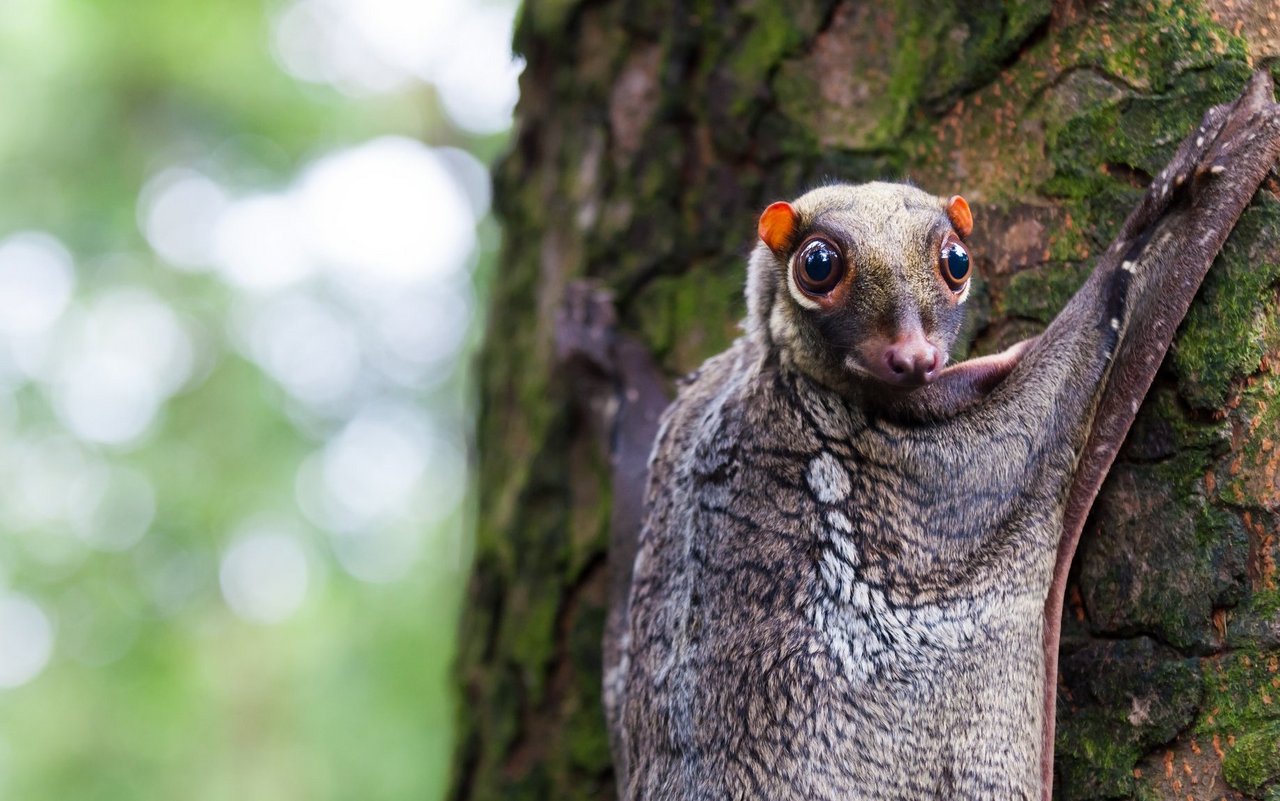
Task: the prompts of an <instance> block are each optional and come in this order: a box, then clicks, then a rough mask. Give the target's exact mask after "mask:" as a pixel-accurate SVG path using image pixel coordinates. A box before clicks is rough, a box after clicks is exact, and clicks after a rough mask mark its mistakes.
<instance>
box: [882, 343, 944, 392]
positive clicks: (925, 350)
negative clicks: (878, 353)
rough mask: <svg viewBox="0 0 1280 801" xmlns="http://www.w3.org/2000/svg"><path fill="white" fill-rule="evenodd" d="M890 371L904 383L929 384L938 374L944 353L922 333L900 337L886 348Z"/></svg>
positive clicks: (885, 355) (886, 361)
mask: <svg viewBox="0 0 1280 801" xmlns="http://www.w3.org/2000/svg"><path fill="white" fill-rule="evenodd" d="M884 360H885V364H887V365H888V367H889V372H890V373H891V374H892V375H894V376H896V377H897V378H898V379H899V380H900V381H902V382H903V383H920V384H927V383H929V382H930V381H932V380H933V379H934V378H936V377H937V375H938V368H939V367H941V366H942V354H941V353H940V352H939V351H938V349H937V348H936V347H934V345H933V343H932V342H930V341H929V340H927V339H925V338H924V337H923V336H921V335H920V334H912V335H909V336H906V337H903V338H900V339H898V340H897V341H895V342H894V343H893V344H892V345H890V346H889V347H888V349H887V350H885V353H884Z"/></svg>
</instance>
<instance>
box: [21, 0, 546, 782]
mask: <svg viewBox="0 0 1280 801" xmlns="http://www.w3.org/2000/svg"><path fill="white" fill-rule="evenodd" d="M513 4H514V0H225V1H224V2H218V3H210V2H199V0H0V101H2V106H0V441H2V442H3V446H2V447H0V798H5V799H23V800H24V801H31V800H39V799H59V800H61V799H77V800H81V799H172V798H193V799H237V800H238V801H245V799H272V801H282V800H283V801H288V800H289V799H346V798H352V799H356V798H358V799H409V798H413V799H436V798H440V797H442V796H443V794H444V786H445V781H446V778H447V770H448V761H449V756H450V749H451V741H450V737H451V726H452V722H453V719H454V715H455V708H454V704H455V700H454V698H453V696H452V695H451V689H450V681H449V669H450V662H451V659H452V656H453V651H454V629H455V626H456V620H457V610H458V607H459V602H460V598H461V593H462V588H463V584H464V581H465V577H466V574H467V566H468V561H469V558H470V537H469V528H468V525H469V519H470V517H471V513H470V510H469V508H468V497H469V495H468V475H467V468H468V463H469V461H470V460H471V456H470V452H469V437H470V428H471V405H472V404H471V387H470V385H469V374H468V367H469V362H470V353H471V351H472V349H473V347H474V344H475V341H476V338H477V333H478V331H479V328H480V325H481V322H480V320H479V319H478V317H479V315H480V312H481V307H482V303H481V302H480V298H481V297H482V295H483V285H484V280H485V275H486V271H487V269H488V267H487V265H488V264H489V262H490V261H491V260H492V258H493V252H494V248H495V246H496V240H497V231H496V228H495V226H494V224H493V222H492V221H491V220H490V219H489V217H488V208H489V183H488V172H487V167H486V165H487V164H488V163H489V162H490V161H491V160H492V159H493V158H494V157H495V156H496V155H497V154H499V153H500V152H501V150H502V148H503V146H504V143H505V139H506V131H507V128H508V127H509V125H510V122H511V110H512V107H513V105H514V103H515V99H516V78H517V76H518V74H519V71H520V68H521V65H520V63H519V61H518V60H516V59H513V57H512V54H511V50H510V38H511V27H512V20H513V17H514V14H515V8H514V5H513Z"/></svg>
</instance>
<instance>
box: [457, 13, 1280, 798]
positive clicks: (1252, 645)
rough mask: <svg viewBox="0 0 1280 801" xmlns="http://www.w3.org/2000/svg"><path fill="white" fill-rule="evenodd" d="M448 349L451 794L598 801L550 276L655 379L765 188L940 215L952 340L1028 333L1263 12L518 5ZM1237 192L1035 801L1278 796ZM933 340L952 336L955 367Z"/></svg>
mask: <svg viewBox="0 0 1280 801" xmlns="http://www.w3.org/2000/svg"><path fill="white" fill-rule="evenodd" d="M517 45H518V48H519V49H520V50H521V51H523V53H524V55H525V56H526V58H527V59H528V67H527V69H526V71H525V74H524V78H523V80H522V82H521V88H522V91H523V96H522V98H521V101H520V107H519V116H520V119H521V124H520V130H519V132H518V135H517V138H516V140H515V143H514V145H513V149H512V151H511V154H510V155H509V156H508V157H507V158H506V160H505V161H504V162H503V164H502V165H501V167H500V168H499V170H498V174H497V198H498V206H499V209H500V212H501V214H502V216H503V219H504V221H505V224H506V235H505V246H504V249H503V253H502V257H501V258H500V260H499V262H498V263H499V266H498V267H497V269H496V270H495V272H494V274H493V276H492V301H491V303H492V306H491V313H490V315H491V316H490V324H489V331H488V339H487V344H486V346H485V350H484V355H483V358H482V362H481V365H482V382H481V388H480V391H481V404H482V405H481V409H482V412H481V418H480V431H479V443H480V453H481V462H480V487H481V503H480V528H479V542H478V550H477V561H476V565H475V576H474V580H473V584H472V593H471V601H470V604H469V612H468V614H467V616H466V619H465V621H464V623H463V629H462V656H461V664H460V675H461V681H462V682H463V684H464V687H465V702H464V706H463V709H462V712H461V715H460V721H461V732H460V738H461V740H460V742H461V746H460V753H459V758H458V766H457V771H458V772H457V776H456V781H455V788H454V793H455V795H454V797H455V798H457V799H476V800H477V801H478V800H480V799H504V800H506V799H525V798H528V799H535V798H536V799H608V798H612V797H613V795H614V789H613V777H612V773H611V769H610V764H609V752H608V745H607V738H606V735H605V730H604V721H603V717H602V714H601V709H600V664H601V657H600V636H601V629H602V626H603V621H604V599H605V596H606V575H605V549H606V545H607V533H608V532H607V522H608V517H609V505H610V487H609V483H608V471H607V464H606V462H605V461H604V457H603V455H602V454H601V453H600V452H599V451H598V448H597V446H596V444H595V443H594V441H593V440H592V439H591V437H590V435H589V431H588V430H587V426H586V423H585V421H583V420H582V419H580V417H579V416H578V415H575V414H574V413H573V412H572V411H571V409H572V403H571V401H572V393H573V391H574V390H573V387H570V386H565V385H564V382H563V380H562V379H561V378H559V377H558V376H557V374H556V372H555V369H554V364H553V341H552V338H553V331H552V327H553V326H552V324H553V321H554V317H555V312H556V310H557V307H558V304H559V303H560V301H561V299H562V297H563V294H564V291H565V287H566V284H567V282H568V281H570V280H572V279H575V278H580V277H593V278H596V279H598V280H599V281H601V282H602V283H604V284H605V285H607V286H609V287H610V288H612V289H613V291H614V292H615V295H616V298H617V302H618V309H619V314H620V319H621V324H622V327H623V328H624V329H625V330H627V331H629V332H631V333H633V334H635V335H636V336H638V337H639V338H641V339H642V340H643V341H644V342H646V343H647V344H648V345H649V346H650V347H651V348H652V350H653V352H654V353H655V354H656V355H657V356H658V358H659V360H660V362H661V363H662V365H663V366H664V367H665V369H666V370H667V371H668V372H669V374H670V375H671V376H673V377H674V376H678V375H680V374H681V373H683V372H685V371H688V370H691V369H693V368H694V367H696V366H697V365H698V364H699V363H700V362H701V361H702V360H703V359H705V358H706V357H708V356H710V355H712V354H714V353H716V352H718V351H720V350H722V349H723V348H724V347H725V346H726V345H727V344H728V343H729V342H730V341H731V340H732V339H733V337H734V336H735V335H736V333H737V323H738V321H739V320H740V319H741V318H742V316H743V314H744V306H743V300H742V284H743V279H744V265H745V256H746V254H747V252H748V250H749V248H750V247H751V245H752V244H753V241H754V236H755V221H756V217H757V215H758V214H759V212H760V210H761V209H763V208H764V206H765V205H766V204H767V203H768V202H770V201H771V200H776V199H781V198H790V197H794V196H796V195H798V194H799V193H800V192H801V191H803V190H804V189H806V188H808V187H809V186H811V185H813V184H815V183H818V182H820V181H822V180H824V179H826V178H828V177H836V178H840V179H843V180H850V181H862V180H869V179H873V178H884V177H891V178H898V179H902V178H905V179H909V180H911V181H913V182H915V183H917V184H919V185H921V186H922V187H924V188H926V189H928V190H929V191H931V192H933V193H934V194H939V195H948V194H952V193H963V194H964V195H965V197H966V198H968V199H969V201H970V202H971V204H973V207H974V216H975V219H976V229H975V234H974V237H973V240H972V242H973V246H972V252H973V253H974V254H975V256H977V257H978V258H979V263H978V264H979V274H980V277H981V278H980V284H979V286H978V287H977V289H976V291H975V293H974V296H973V298H972V299H971V300H970V301H969V306H970V309H971V311H970V315H971V317H972V318H973V319H972V320H971V328H970V332H971V335H970V338H969V339H970V341H971V343H972V350H971V352H975V353H985V352H991V351H995V350H998V349H1000V348H1002V347H1004V346H1006V345H1008V344H1010V343H1012V342H1014V341H1015V340H1017V339H1019V338H1022V337H1025V336H1027V335H1029V334H1032V333H1035V332H1037V331H1039V330H1041V329H1042V328H1043V327H1044V325H1045V324H1046V323H1047V322H1048V321H1049V320H1050V319H1051V318H1052V317H1053V315H1054V314H1055V313H1056V312H1057V310H1058V309H1059V308H1060V307H1061V305H1062V303H1063V302H1064V301H1065V299H1066V298H1067V297H1069V295H1070V294H1071V293H1072V292H1073V291H1074V290H1075V288H1076V286H1077V285H1078V284H1079V283H1080V281H1081V280H1083V278H1084V276H1085V275H1086V274H1087V272H1088V270H1089V266H1090V262H1091V261H1092V258H1093V256H1095V255H1097V254H1098V253H1099V252H1101V250H1102V249H1103V248H1104V247H1105V246H1106V244H1107V243H1108V242H1109V241H1110V239H1111V237H1112V236H1113V234H1114V233H1115V230H1116V229H1117V227H1118V226H1119V224H1120V223H1121V222H1122V221H1123V219H1124V217H1125V214H1126V213H1127V212H1128V210H1129V209H1130V208H1132V206H1133V205H1134V204H1135V203H1136V202H1137V200H1138V198H1139V196H1140V194H1141V190H1142V189H1143V188H1144V187H1145V186H1146V185H1147V183H1148V182H1149V180H1150V176H1151V173H1152V172H1155V171H1158V170H1160V169H1161V167H1162V166H1163V165H1164V163H1165V162H1166V161H1167V160H1168V159H1169V157H1170V156H1171V155H1172V151H1173V149H1174V147H1175V146H1176V145H1177V143H1178V141H1179V140H1180V139H1181V138H1182V136H1183V135H1184V134H1186V133H1187V132H1188V131H1190V130H1191V129H1192V128H1193V127H1194V126H1195V125H1196V124H1197V123H1198V121H1199V119H1200V115H1201V114H1202V112H1203V111H1204V110H1205V109H1207V108H1208V107H1209V106H1211V105H1214V104H1215V103H1222V102H1226V101H1229V100H1231V99H1232V98H1233V97H1234V96H1235V95H1236V93H1237V92H1238V91H1239V89H1240V88H1241V87H1242V86H1243V85H1244V83H1245V80H1246V79H1247V77H1248V75H1249V73H1250V71H1251V69H1253V68H1255V67H1256V66H1257V65H1258V64H1259V63H1265V62H1267V60H1269V59H1275V58H1276V56H1277V55H1280V2H1277V0H1269V1H1268V2H1254V3H1252V4H1250V3H1248V2H1244V0H1214V1H1213V2H1209V3H1206V4H1200V3H1183V2H1177V3H1174V2H1170V1H1169V0H1155V2H1125V1H1123V0H1115V1H1114V2H1110V3H1092V2H1083V3H1080V2H1076V3H1071V2H1066V3H1060V4H1058V5H1052V6H1051V4H1050V3H1049V2H1047V0H1045V1H1042V2H1035V1H1034V0H1033V1H1032V2H1024V3H1016V4H1008V5H1007V6H1006V5H1005V4H1002V3H997V2H993V1H992V0H977V1H976V2H975V1H973V0H970V1H969V2H965V0H934V1H932V2H918V3H897V4H881V3H870V2H851V1H850V0H843V1H842V2H834V1H833V0H719V2H710V1H709V0H692V1H688V0H686V1H684V2H676V3H674V4H668V3H658V2H646V0H631V1H630V2H625V1H623V0H592V2H575V0H559V1H558V2H549V1H548V0H543V2H536V1H535V2H531V4H530V5H529V6H528V7H527V8H526V9H525V12H524V16H523V19H522V21H521V24H520V31H519V34H518V37H517ZM1275 188H1276V187H1275V186H1274V185H1272V186H1271V187H1270V188H1269V189H1266V190H1264V191H1262V192H1260V193H1259V195H1258V197H1257V198H1255V200H1254V202H1253V204H1252V205H1251V206H1250V208H1249V210H1248V211H1247V212H1246V213H1245V215H1244V217H1242V218H1241V221H1240V224H1239V226H1238V228H1237V229H1236V231H1235V233H1234V234H1233V235H1232V236H1231V239H1230V240H1229V242H1228V243H1227V246H1226V248H1225V250H1224V251H1223V253H1222V255H1221V256H1220V257H1219V259H1218V261H1217V263H1216V264H1215V265H1214V268H1213V270H1212V271H1211V273H1210V276H1209V279H1208V281H1207V282H1206V284H1205V286H1204V288H1203V289H1202V291H1201V293H1200V296H1199V298H1198V299H1197V301H1196V304H1195V306H1194V307H1193V308H1192V310H1191V313H1190V315H1189V316H1188V318H1187V320H1186V321H1185V322H1184V324H1183V325H1182V328H1181V329H1180V331H1179V334H1178V337H1177V339H1176V340H1175V343H1174V346H1173V350H1172V351H1171V353H1170V355H1169V357H1168V358H1167V359H1166V360H1165V363H1164V365H1163V367H1162V369H1161V372H1160V375H1159V377H1158V378H1157V379H1156V384H1155V386H1154V387H1153V389H1152V391H1151V393H1150V394H1149V396H1148V398H1147V402H1146V404H1145V405H1144V407H1143V409H1142V410H1141V412H1140V414H1139V416H1138V420H1137V423H1136V424H1135V426H1134V429H1133V431H1132V432H1131V433H1130V435H1129V439H1128V442H1127V444H1126V445H1125V448H1124V450H1123V451H1122V452H1121V455H1120V458H1119V460H1118V461H1117V463H1116V465H1115V467H1114V468H1113V469H1112V471H1111V475H1110V478H1109V479H1108V481H1107V483H1106V485H1105V487H1104V488H1103V491H1102V494H1101V495H1100V497H1099V499H1098V502H1097V504H1096V505H1095V508H1094V512H1093V516H1092V518H1091V520H1090V522H1089V524H1088V526H1087V527H1086V531H1085V534H1084V540H1083V541H1082V544H1081V548H1080V551H1079V553H1078V555H1077V558H1076V564H1075V566H1074V573H1073V579H1072V583H1071V586H1070V588H1069V590H1068V603H1067V610H1066V621H1065V622H1064V630H1063V644H1062V655H1061V664H1062V677H1061V681H1062V688H1061V691H1060V695H1059V732H1058V739H1057V766H1058V767H1057V772H1058V779H1057V792H1056V795H1057V797H1059V798H1064V799H1086V798H1087V799H1092V798H1143V799H1148V798H1150V799H1155V798H1159V799H1174V798H1177V799H1186V798H1195V799H1202V798H1215V799H1216V798H1223V797H1228V798H1259V799H1261V798H1267V799H1280V789H1278V788H1277V782H1278V781H1280V588H1278V585H1277V577H1276V559H1277V555H1278V553H1280V544H1278V539H1280V536H1278V535H1280V478H1278V476H1280V430H1278V429H1280V426H1278V425H1277V423H1278V421H1280V202H1277V200H1276V197H1275V195H1274V189H1275ZM959 355H961V356H963V355H964V354H963V353H962V354H959Z"/></svg>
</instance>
